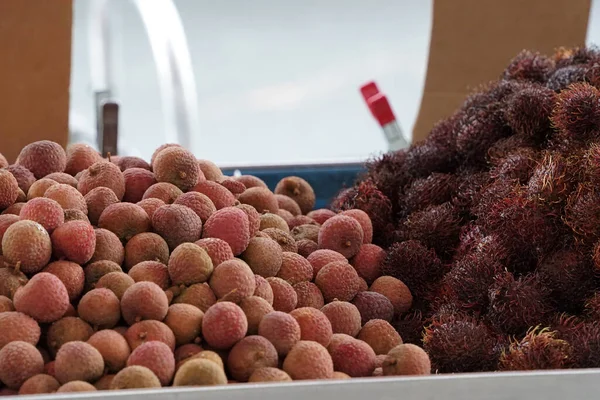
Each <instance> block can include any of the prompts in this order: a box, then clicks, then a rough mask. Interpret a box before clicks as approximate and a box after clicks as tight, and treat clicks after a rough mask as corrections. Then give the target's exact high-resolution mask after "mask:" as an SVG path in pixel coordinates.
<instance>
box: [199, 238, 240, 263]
mask: <svg viewBox="0 0 600 400" xmlns="http://www.w3.org/2000/svg"><path fill="white" fill-rule="evenodd" d="M194 243H195V244H196V245H198V246H199V247H201V248H202V249H204V250H205V251H206V253H207V254H208V256H209V257H210V259H211V260H212V264H213V267H216V266H217V265H219V264H221V263H222V262H224V261H227V260H231V259H232V258H233V252H232V251H231V247H229V244H227V242H226V241H224V240H222V239H218V238H206V239H200V240H197V241H196V242H194Z"/></svg>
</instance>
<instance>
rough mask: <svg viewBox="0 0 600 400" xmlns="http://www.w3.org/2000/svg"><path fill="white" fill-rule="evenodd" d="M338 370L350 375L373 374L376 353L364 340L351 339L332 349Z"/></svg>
mask: <svg viewBox="0 0 600 400" xmlns="http://www.w3.org/2000/svg"><path fill="white" fill-rule="evenodd" d="M330 354H331V358H332V360H333V366H334V368H335V370H336V371H340V372H344V373H345V374H347V375H348V376H350V377H364V376H371V375H372V374H373V371H374V370H375V362H376V355H375V352H374V351H373V349H372V348H371V346H369V345H368V344H367V343H365V342H363V341H362V340H358V339H350V340H347V341H344V342H342V343H339V344H338V345H336V346H334V347H333V348H332V349H330Z"/></svg>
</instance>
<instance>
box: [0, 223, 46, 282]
mask: <svg viewBox="0 0 600 400" xmlns="http://www.w3.org/2000/svg"><path fill="white" fill-rule="evenodd" d="M2 255H3V257H4V258H5V259H6V261H7V262H8V263H10V264H12V265H17V264H18V265H20V270H21V271H23V272H24V273H27V274H31V273H35V272H38V271H40V270H41V269H42V268H44V266H46V264H48V261H50V257H51V256H52V242H51V240H50V236H49V235H48V232H47V231H46V230H45V229H44V227H43V226H42V225H40V224H38V223H37V222H34V221H28V220H22V221H18V222H15V223H14V224H12V225H10V226H9V227H8V229H7V230H6V232H4V236H3V237H2Z"/></svg>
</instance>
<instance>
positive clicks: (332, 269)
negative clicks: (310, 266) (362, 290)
mask: <svg viewBox="0 0 600 400" xmlns="http://www.w3.org/2000/svg"><path fill="white" fill-rule="evenodd" d="M315 284H316V285H317V286H318V287H319V289H320V290H321V292H322V293H323V297H324V298H325V301H326V302H330V301H333V300H334V299H338V300H341V301H350V300H352V299H353V298H354V296H356V294H357V293H358V289H359V286H360V282H359V277H358V274H357V273H356V271H355V270H354V268H352V266H351V265H350V264H348V262H343V261H334V262H332V263H329V264H327V265H325V266H324V267H323V268H321V270H320V271H319V272H318V273H317V275H316V277H315Z"/></svg>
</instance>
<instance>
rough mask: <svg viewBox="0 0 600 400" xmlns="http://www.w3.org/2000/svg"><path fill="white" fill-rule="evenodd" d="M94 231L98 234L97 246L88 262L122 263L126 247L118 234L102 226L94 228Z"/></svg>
mask: <svg viewBox="0 0 600 400" xmlns="http://www.w3.org/2000/svg"><path fill="white" fill-rule="evenodd" d="M94 233H95V234H96V248H95V250H94V255H93V256H92V258H91V259H90V261H88V262H89V263H94V262H96V261H112V262H114V263H115V264H118V265H121V264H122V263H123V260H124V258H125V249H124V247H123V244H122V243H121V241H120V240H119V238H118V237H117V235H115V234H114V233H112V232H111V231H109V230H108V229H102V228H98V229H94Z"/></svg>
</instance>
